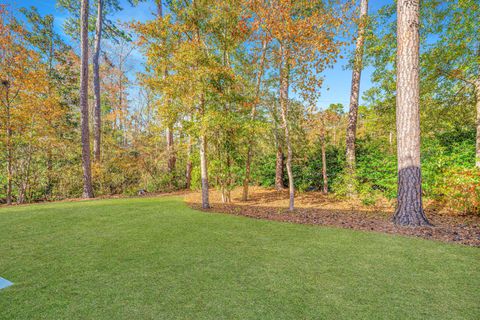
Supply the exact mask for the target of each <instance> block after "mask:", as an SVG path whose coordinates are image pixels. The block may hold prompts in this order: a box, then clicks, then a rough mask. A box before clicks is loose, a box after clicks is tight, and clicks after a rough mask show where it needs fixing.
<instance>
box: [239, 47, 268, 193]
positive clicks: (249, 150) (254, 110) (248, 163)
mask: <svg viewBox="0 0 480 320" xmlns="http://www.w3.org/2000/svg"><path fill="white" fill-rule="evenodd" d="M267 44H268V42H267V39H266V38H265V39H264V40H263V42H262V57H261V59H260V66H259V70H258V73H257V82H256V86H255V98H254V99H255V101H254V102H253V106H252V114H251V119H252V122H253V121H254V120H255V116H256V113H257V105H258V99H259V96H260V85H261V83H262V76H263V69H264V67H265V58H266V54H267ZM252 125H253V124H252ZM253 140H254V132H253V130H252V132H251V133H250V137H249V139H248V145H247V159H246V161H245V179H244V180H243V194H242V201H247V200H248V185H249V183H250V166H251V162H252V156H253V154H252V153H253V152H252V151H253V148H252V145H253Z"/></svg>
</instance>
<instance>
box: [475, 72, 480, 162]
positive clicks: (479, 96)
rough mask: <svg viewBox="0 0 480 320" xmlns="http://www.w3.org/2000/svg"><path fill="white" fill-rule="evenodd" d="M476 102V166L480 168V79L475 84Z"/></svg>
mask: <svg viewBox="0 0 480 320" xmlns="http://www.w3.org/2000/svg"><path fill="white" fill-rule="evenodd" d="M475 101H476V104H477V142H476V144H475V145H476V147H475V151H476V152H475V155H476V158H475V159H476V160H475V166H476V167H477V168H480V79H477V81H476V82H475Z"/></svg>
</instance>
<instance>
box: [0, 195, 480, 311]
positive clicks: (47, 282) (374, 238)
mask: <svg viewBox="0 0 480 320" xmlns="http://www.w3.org/2000/svg"><path fill="white" fill-rule="evenodd" d="M0 276H1V277H3V278H6V279H8V280H10V281H12V282H14V285H13V286H12V287H9V288H6V289H3V290H0V318H1V319H479V317H480V250H479V249H478V248H469V247H464V246H460V245H450V244H444V243H438V242H433V241H427V240H421V239H414V238H405V237H398V236H389V235H383V234H376V233H365V232H357V231H350V230H342V229H334V228H323V227H318V226H305V225H294V224H287V223H278V222H271V221H260V220H254V219H248V218H244V217H236V216H229V215H223V214H210V213H202V212H198V211H195V210H192V209H190V208H188V207H187V206H186V205H185V204H183V202H182V200H181V199H180V198H144V199H117V200H98V201H88V202H74V203H56V204H42V205H32V206H21V207H14V208H1V209H0Z"/></svg>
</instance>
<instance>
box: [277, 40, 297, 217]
mask: <svg viewBox="0 0 480 320" xmlns="http://www.w3.org/2000/svg"><path fill="white" fill-rule="evenodd" d="M281 50H282V62H281V64H280V108H281V114H282V120H283V129H284V131H285V144H286V145H287V163H286V167H287V175H288V190H289V193H290V204H289V208H288V209H289V210H290V211H293V209H294V201H295V186H294V181H293V172H292V157H293V151H292V144H291V141H290V130H289V125H288V88H289V76H290V65H289V61H288V60H289V56H288V52H286V51H287V50H285V48H281Z"/></svg>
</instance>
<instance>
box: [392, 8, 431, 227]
mask: <svg viewBox="0 0 480 320" xmlns="http://www.w3.org/2000/svg"><path fill="white" fill-rule="evenodd" d="M419 15H420V2H419V0H398V2H397V115H396V117H397V155H398V195H397V209H396V211H395V215H394V217H393V222H394V223H395V224H397V225H408V226H420V225H430V223H429V222H428V220H427V217H426V216H425V213H424V211H423V205H422V178H421V169H420V106H419V105H420V95H419V93H420V90H419V89H420V84H419V46H420V39H419Z"/></svg>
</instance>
